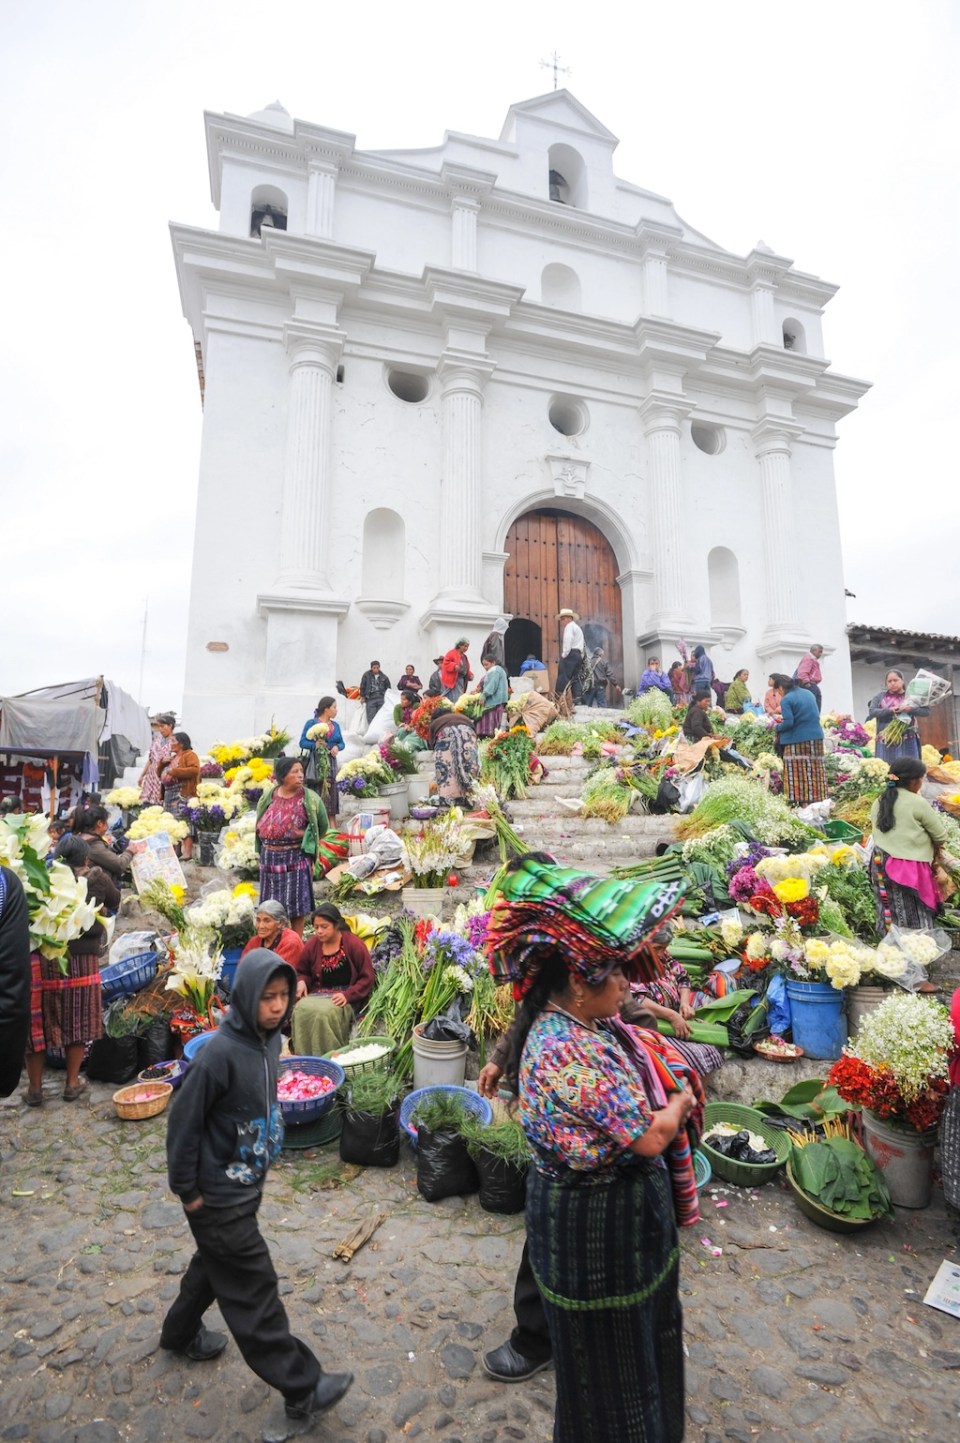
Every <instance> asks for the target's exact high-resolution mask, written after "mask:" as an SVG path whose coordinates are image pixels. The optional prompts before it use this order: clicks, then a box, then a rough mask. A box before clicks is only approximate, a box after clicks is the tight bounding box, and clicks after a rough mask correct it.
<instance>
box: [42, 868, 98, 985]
mask: <svg viewBox="0 0 960 1443" xmlns="http://www.w3.org/2000/svg"><path fill="white" fill-rule="evenodd" d="M97 915H98V914H97V904H96V903H95V902H93V901H91V900H90V899H89V898H88V896H87V884H86V882H85V881H84V880H83V878H82V877H75V876H74V875H73V872H72V871H71V870H70V868H69V867H68V866H67V865H66V863H65V862H54V863H53V865H52V866H51V868H50V891H49V893H48V894H47V895H46V896H43V895H40V896H39V897H38V901H37V905H36V906H34V907H31V908H30V945H31V947H32V948H34V949H35V950H36V951H38V952H41V953H42V954H43V956H44V957H47V958H49V959H50V960H51V961H55V960H56V959H57V958H59V957H61V956H62V955H63V950H64V948H65V947H66V945H67V943H68V942H72V941H74V939H75V938H77V937H79V936H81V935H82V933H84V932H86V931H87V929H88V928H89V927H92V926H93V924H94V922H96V920H97Z"/></svg>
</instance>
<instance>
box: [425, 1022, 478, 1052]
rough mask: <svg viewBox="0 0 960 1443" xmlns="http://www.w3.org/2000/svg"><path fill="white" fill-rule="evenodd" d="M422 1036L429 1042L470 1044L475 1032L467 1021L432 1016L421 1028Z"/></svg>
mask: <svg viewBox="0 0 960 1443" xmlns="http://www.w3.org/2000/svg"><path fill="white" fill-rule="evenodd" d="M420 1036H421V1037H425V1038H426V1039H427V1041H428V1042H466V1043H467V1045H468V1046H469V1044H470V1039H471V1037H472V1036H473V1033H472V1032H471V1031H470V1028H469V1027H468V1026H467V1024H466V1023H465V1022H458V1021H457V1020H456V1019H455V1018H453V1017H448V1016H441V1017H431V1019H430V1021H429V1022H425V1023H424V1024H423V1026H422V1027H421V1029H420Z"/></svg>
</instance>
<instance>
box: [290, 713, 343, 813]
mask: <svg viewBox="0 0 960 1443" xmlns="http://www.w3.org/2000/svg"><path fill="white" fill-rule="evenodd" d="M323 727H325V728H326V730H325V731H322V730H320V728H323ZM321 744H322V745H323V746H325V747H326V751H327V758H328V761H329V765H328V766H327V767H326V769H324V767H323V766H322V765H321V764H320V763H319V762H318V760H317V756H318V754H317V751H316V748H317V746H318V745H321ZM300 747H301V752H300V762H301V765H302V766H303V771H304V777H305V779H306V784H307V786H308V787H309V788H310V790H311V791H312V792H319V794H320V796H321V797H323V804H324V806H325V807H326V809H327V816H328V817H329V819H330V820H331V821H334V822H335V821H336V820H337V811H338V807H337V797H338V795H339V793H338V792H337V768H338V766H339V763H338V761H337V758H338V757H339V755H340V753H341V752H342V751H343V747H344V741H343V732H342V731H341V730H340V723H339V722H338V721H337V699H336V697H335V696H322V697H321V698H320V700H319V701H318V702H317V709H316V711H315V712H314V713H313V720H312V721H309V720H308V721H305V722H304V724H303V731H302V732H301V733H300Z"/></svg>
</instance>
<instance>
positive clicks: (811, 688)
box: [797, 681, 823, 711]
mask: <svg viewBox="0 0 960 1443" xmlns="http://www.w3.org/2000/svg"><path fill="white" fill-rule="evenodd" d="M797 685H798V686H802V687H803V689H804V691H808V692H809V693H810V694H811V696H812V697H813V699H814V701H815V702H816V703H817V711H822V710H823V698H822V696H821V695H820V688H819V687H818V686H817V683H816V682H815V681H801V682H798V683H797Z"/></svg>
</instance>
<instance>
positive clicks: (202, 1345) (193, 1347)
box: [161, 1323, 230, 1363]
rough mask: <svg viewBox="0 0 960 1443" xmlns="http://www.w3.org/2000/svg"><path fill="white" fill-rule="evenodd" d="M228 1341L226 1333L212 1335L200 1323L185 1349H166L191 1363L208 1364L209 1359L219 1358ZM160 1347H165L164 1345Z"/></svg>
mask: <svg viewBox="0 0 960 1443" xmlns="http://www.w3.org/2000/svg"><path fill="white" fill-rule="evenodd" d="M229 1341H230V1339H229V1338H228V1337H227V1335H226V1333H213V1332H211V1331H210V1329H209V1328H205V1327H204V1326H203V1324H202V1323H201V1324H200V1328H199V1330H198V1332H197V1334H196V1337H195V1338H193V1340H192V1341H191V1342H189V1343H188V1344H187V1346H186V1347H185V1348H167V1351H168V1352H170V1353H178V1354H179V1355H180V1357H181V1358H189V1359H190V1361H191V1363H209V1362H210V1360H211V1358H219V1356H220V1354H221V1353H222V1352H223V1350H224V1348H225V1347H226V1346H227V1344H228V1343H229ZM161 1346H162V1347H164V1348H166V1347H167V1345H166V1343H163V1344H161Z"/></svg>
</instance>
